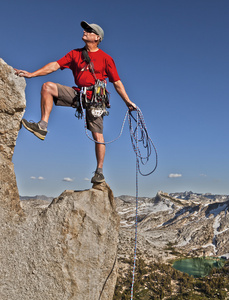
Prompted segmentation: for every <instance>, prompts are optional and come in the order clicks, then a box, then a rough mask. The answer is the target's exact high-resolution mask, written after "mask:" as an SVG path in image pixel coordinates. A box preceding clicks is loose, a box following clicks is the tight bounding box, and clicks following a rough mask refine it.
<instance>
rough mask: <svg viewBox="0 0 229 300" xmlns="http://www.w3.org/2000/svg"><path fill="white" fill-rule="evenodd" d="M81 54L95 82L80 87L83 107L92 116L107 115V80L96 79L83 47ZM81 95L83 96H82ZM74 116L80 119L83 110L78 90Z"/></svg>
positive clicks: (108, 102)
mask: <svg viewBox="0 0 229 300" xmlns="http://www.w3.org/2000/svg"><path fill="white" fill-rule="evenodd" d="M82 54H83V57H84V61H85V62H86V64H87V66H86V68H88V69H89V70H90V72H91V73H92V75H93V77H94V79H95V84H94V85H92V86H89V87H81V91H82V90H83V92H81V91H80V93H81V95H80V97H81V100H82V102H83V107H84V108H87V109H88V110H90V112H91V114H92V116H94V117H95V118H97V117H104V116H108V115H109V112H108V111H107V108H110V94H109V93H108V91H107V89H106V85H107V82H106V80H99V79H97V77H96V75H95V70H94V66H93V63H92V61H91V59H90V57H89V55H88V52H87V50H86V49H85V48H83V50H82ZM87 91H90V92H91V97H90V98H91V99H90V100H89V99H88V98H87ZM82 95H83V97H82ZM75 116H76V117H77V118H78V119H82V116H83V112H82V107H81V105H80V102H79V95H78V92H77V91H76V113H75Z"/></svg>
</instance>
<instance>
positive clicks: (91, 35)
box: [82, 28, 100, 42]
mask: <svg viewBox="0 0 229 300" xmlns="http://www.w3.org/2000/svg"><path fill="white" fill-rule="evenodd" d="M99 39H100V37H99V36H98V35H97V34H96V33H95V32H94V31H93V29H91V28H87V29H84V31H83V37H82V40H83V41H84V42H98V41H99Z"/></svg>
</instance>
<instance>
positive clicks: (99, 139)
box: [92, 132, 104, 143]
mask: <svg viewBox="0 0 229 300" xmlns="http://www.w3.org/2000/svg"><path fill="white" fill-rule="evenodd" d="M92 135H93V138H94V139H95V140H96V142H99V143H104V138H103V134H102V133H98V132H92Z"/></svg>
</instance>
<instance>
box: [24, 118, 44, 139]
mask: <svg viewBox="0 0 229 300" xmlns="http://www.w3.org/2000/svg"><path fill="white" fill-rule="evenodd" d="M21 122H22V124H23V126H24V127H25V128H26V129H27V130H29V131H30V132H32V133H33V134H34V135H35V136H36V137H38V138H39V139H41V140H44V139H45V137H46V134H47V132H48V131H47V130H44V129H41V127H40V125H39V123H35V122H33V121H31V122H28V121H27V120H26V119H22V121H21Z"/></svg>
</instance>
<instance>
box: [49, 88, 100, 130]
mask: <svg viewBox="0 0 229 300" xmlns="http://www.w3.org/2000/svg"><path fill="white" fill-rule="evenodd" d="M56 85H57V88H58V97H57V98H56V97H54V99H53V100H54V103H55V105H56V106H69V107H73V108H75V107H76V101H77V97H78V96H77V92H76V91H75V90H74V89H73V88H71V87H69V86H65V85H61V84H59V83H56ZM86 121H87V129H89V130H90V131H91V132H98V133H103V117H97V118H95V117H94V116H93V115H92V114H91V112H90V110H89V109H87V108H86Z"/></svg>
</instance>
